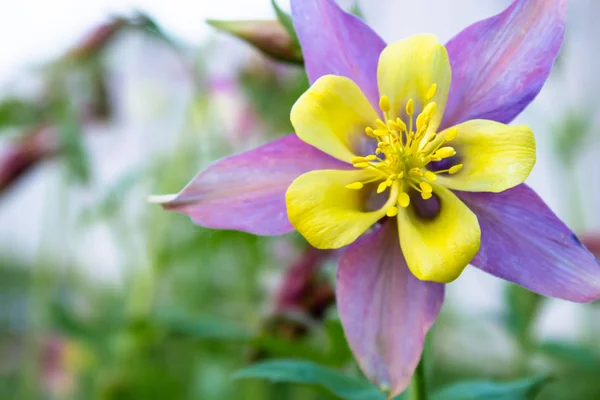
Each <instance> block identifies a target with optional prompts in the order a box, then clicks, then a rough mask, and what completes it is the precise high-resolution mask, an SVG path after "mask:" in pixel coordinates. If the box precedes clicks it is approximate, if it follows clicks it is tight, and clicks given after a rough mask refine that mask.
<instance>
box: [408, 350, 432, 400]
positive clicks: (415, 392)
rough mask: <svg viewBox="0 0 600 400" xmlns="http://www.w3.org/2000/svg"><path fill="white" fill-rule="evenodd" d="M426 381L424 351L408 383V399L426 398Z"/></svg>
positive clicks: (421, 399) (425, 399) (422, 399)
mask: <svg viewBox="0 0 600 400" xmlns="http://www.w3.org/2000/svg"><path fill="white" fill-rule="evenodd" d="M428 398H429V397H428V393H427V381H426V377H425V352H423V355H422V356H421V361H419V365H418V366H417V369H416V370H415V374H414V375H413V378H412V382H411V384H410V400H427V399H428Z"/></svg>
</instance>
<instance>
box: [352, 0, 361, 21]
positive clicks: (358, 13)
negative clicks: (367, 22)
mask: <svg viewBox="0 0 600 400" xmlns="http://www.w3.org/2000/svg"><path fill="white" fill-rule="evenodd" d="M350 12H351V13H352V14H354V15H356V16H357V17H358V18H360V19H365V15H364V14H363V12H362V9H361V8H360V4H359V3H358V0H355V1H354V4H352V8H351V9H350Z"/></svg>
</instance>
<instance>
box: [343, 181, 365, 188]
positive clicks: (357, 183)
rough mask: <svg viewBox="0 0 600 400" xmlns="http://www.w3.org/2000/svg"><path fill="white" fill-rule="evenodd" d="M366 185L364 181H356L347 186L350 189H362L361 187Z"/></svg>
mask: <svg viewBox="0 0 600 400" xmlns="http://www.w3.org/2000/svg"><path fill="white" fill-rule="evenodd" d="M364 186H365V185H363V183H362V182H354V183H351V184H349V185H346V187H347V188H348V189H354V190H360V189H362V188H363V187H364Z"/></svg>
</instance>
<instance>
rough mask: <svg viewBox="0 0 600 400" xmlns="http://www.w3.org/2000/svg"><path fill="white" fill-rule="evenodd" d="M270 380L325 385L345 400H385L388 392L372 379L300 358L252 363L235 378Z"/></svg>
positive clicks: (322, 386) (328, 389) (317, 385)
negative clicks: (361, 377)
mask: <svg viewBox="0 0 600 400" xmlns="http://www.w3.org/2000/svg"><path fill="white" fill-rule="evenodd" d="M250 378H256V379H267V380H269V381H271V382H288V383H300V384H307V385H313V386H316V387H320V388H323V389H325V390H327V391H329V392H331V393H333V394H334V395H336V396H339V397H341V398H342V399H345V400H384V399H385V395H384V394H383V393H382V392H381V391H379V389H377V388H376V387H375V386H373V385H372V384H371V383H370V382H368V381H366V380H364V379H360V378H355V377H351V376H347V375H344V374H343V373H341V372H340V371H336V370H334V369H330V368H325V367H322V366H320V365H318V364H314V363H311V362H307V361H300V360H270V361H265V362H261V363H258V364H254V365H251V366H250V367H248V368H245V369H243V370H241V371H238V372H237V373H236V374H235V375H234V379H250Z"/></svg>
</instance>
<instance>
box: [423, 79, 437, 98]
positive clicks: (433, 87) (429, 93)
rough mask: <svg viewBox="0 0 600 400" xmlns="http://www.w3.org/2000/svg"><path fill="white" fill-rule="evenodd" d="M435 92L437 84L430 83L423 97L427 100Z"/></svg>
mask: <svg viewBox="0 0 600 400" xmlns="http://www.w3.org/2000/svg"><path fill="white" fill-rule="evenodd" d="M436 92H437V85H436V84H435V83H434V84H433V85H431V87H430V88H429V90H428V91H427V94H426V95H425V98H426V99H427V100H431V99H433V96H435V93H436Z"/></svg>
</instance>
